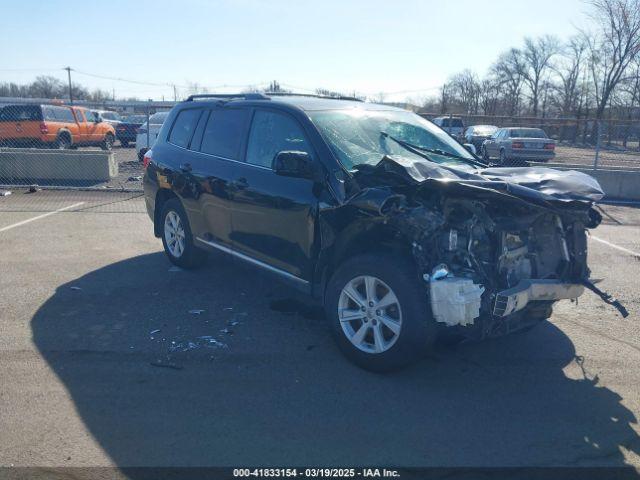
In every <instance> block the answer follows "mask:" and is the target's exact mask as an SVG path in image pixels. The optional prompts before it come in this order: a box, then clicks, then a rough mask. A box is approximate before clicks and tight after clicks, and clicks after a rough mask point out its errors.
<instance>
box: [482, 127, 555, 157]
mask: <svg viewBox="0 0 640 480" xmlns="http://www.w3.org/2000/svg"><path fill="white" fill-rule="evenodd" d="M555 149H556V141H555V140H554V139H552V138H549V137H548V136H547V134H546V133H544V130H542V129H540V128H524V127H511V128H501V129H500V130H498V131H497V132H496V133H494V134H493V135H492V136H491V138H489V139H488V140H486V141H485V142H484V143H483V144H482V152H481V155H482V158H484V159H485V160H487V161H488V160H491V159H492V158H498V160H499V162H500V165H503V166H507V165H509V164H515V165H518V164H520V165H522V164H526V163H527V162H528V161H535V162H548V161H549V160H551V159H552V158H554V157H555V156H556V152H555Z"/></svg>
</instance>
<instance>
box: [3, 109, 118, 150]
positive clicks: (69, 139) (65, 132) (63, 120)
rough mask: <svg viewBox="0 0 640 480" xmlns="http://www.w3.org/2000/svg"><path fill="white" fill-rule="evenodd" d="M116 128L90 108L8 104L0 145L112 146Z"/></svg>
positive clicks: (104, 148) (4, 111) (4, 113)
mask: <svg viewBox="0 0 640 480" xmlns="http://www.w3.org/2000/svg"><path fill="white" fill-rule="evenodd" d="M115 139H116V132H115V130H114V129H113V127H112V126H111V125H109V124H108V123H105V122H103V121H102V120H101V119H100V117H99V116H98V115H97V114H95V113H93V112H92V111H91V110H87V109H86V108H80V107H68V106H62V105H34V104H22V105H5V106H3V107H2V109H0V145H3V146H10V147H47V148H58V149H67V148H75V147H78V146H83V145H97V146H99V147H101V148H102V149H103V150H111V148H112V147H113V143H114V142H115Z"/></svg>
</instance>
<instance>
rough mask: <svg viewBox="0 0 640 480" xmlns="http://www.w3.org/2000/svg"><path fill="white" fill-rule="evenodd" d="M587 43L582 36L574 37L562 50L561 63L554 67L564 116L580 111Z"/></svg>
mask: <svg viewBox="0 0 640 480" xmlns="http://www.w3.org/2000/svg"><path fill="white" fill-rule="evenodd" d="M586 49H587V43H586V42H585V40H584V38H583V37H582V36H579V35H578V36H574V37H572V38H571V39H570V40H569V41H568V42H567V44H566V45H565V46H564V48H563V49H562V53H561V61H560V62H559V63H558V64H557V65H554V66H553V69H554V71H555V72H556V74H557V76H558V79H559V80H560V81H559V84H558V86H557V87H556V91H557V100H558V102H557V103H558V107H559V108H560V111H561V113H562V115H564V116H568V115H572V114H574V113H575V112H576V111H577V110H578V109H579V102H580V95H581V93H582V92H581V88H580V87H581V85H580V73H581V72H582V68H583V64H584V60H585V53H586Z"/></svg>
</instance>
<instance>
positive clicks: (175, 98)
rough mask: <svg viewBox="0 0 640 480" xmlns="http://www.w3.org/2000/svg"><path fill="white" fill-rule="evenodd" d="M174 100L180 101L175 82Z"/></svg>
mask: <svg viewBox="0 0 640 480" xmlns="http://www.w3.org/2000/svg"><path fill="white" fill-rule="evenodd" d="M173 101H174V102H177V101H178V91H177V90H176V86H175V84H174V85H173Z"/></svg>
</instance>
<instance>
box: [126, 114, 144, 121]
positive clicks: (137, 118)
mask: <svg viewBox="0 0 640 480" xmlns="http://www.w3.org/2000/svg"><path fill="white" fill-rule="evenodd" d="M146 119H147V117H146V116H145V115H129V116H128V117H127V118H125V119H124V121H125V122H127V123H144V122H145V120H146Z"/></svg>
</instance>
